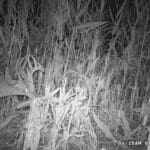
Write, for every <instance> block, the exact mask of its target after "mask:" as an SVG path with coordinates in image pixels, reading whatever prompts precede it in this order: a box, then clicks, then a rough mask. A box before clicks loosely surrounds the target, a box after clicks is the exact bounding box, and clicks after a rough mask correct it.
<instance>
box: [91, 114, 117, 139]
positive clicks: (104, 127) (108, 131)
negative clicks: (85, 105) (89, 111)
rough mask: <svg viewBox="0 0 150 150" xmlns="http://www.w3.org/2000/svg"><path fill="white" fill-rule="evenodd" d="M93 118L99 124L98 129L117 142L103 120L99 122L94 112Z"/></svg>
mask: <svg viewBox="0 0 150 150" xmlns="http://www.w3.org/2000/svg"><path fill="white" fill-rule="evenodd" d="M93 117H94V120H95V122H96V123H97V125H98V127H99V128H100V129H101V130H102V131H103V132H104V134H105V135H106V136H107V137H108V138H109V139H112V140H113V141H114V142H116V139H115V138H114V136H113V134H112V133H111V131H110V130H109V127H108V126H107V125H106V124H104V123H103V122H102V121H101V120H99V118H98V117H97V116H96V115H95V113H94V112H93Z"/></svg>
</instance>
